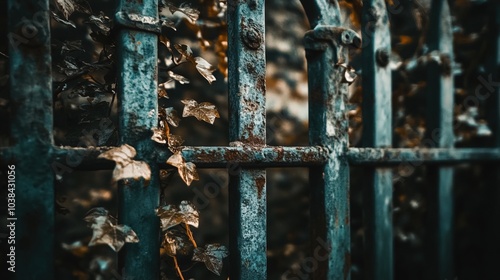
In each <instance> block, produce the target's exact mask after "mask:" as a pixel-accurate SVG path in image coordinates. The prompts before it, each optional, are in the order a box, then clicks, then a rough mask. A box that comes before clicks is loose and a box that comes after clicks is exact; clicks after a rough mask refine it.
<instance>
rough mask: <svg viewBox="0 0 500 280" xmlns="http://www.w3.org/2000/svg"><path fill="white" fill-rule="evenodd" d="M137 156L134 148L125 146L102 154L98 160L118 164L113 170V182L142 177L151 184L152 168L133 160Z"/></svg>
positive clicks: (142, 162)
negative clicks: (102, 159) (101, 159)
mask: <svg viewBox="0 0 500 280" xmlns="http://www.w3.org/2000/svg"><path fill="white" fill-rule="evenodd" d="M136 154H137V153H136V151H135V149H134V147H132V146H130V145H128V144H124V145H122V146H120V147H117V148H113V149H111V150H109V151H106V152H104V153H102V154H100V155H99V156H98V158H104V159H107V160H112V161H114V162H116V166H115V169H114V170H113V182H117V181H119V180H121V179H128V178H134V180H138V179H139V178H140V177H142V178H144V180H146V182H149V180H151V168H149V165H148V164H147V163H145V162H144V161H136V160H133V158H134V157H135V156H136ZM146 185H147V183H146Z"/></svg>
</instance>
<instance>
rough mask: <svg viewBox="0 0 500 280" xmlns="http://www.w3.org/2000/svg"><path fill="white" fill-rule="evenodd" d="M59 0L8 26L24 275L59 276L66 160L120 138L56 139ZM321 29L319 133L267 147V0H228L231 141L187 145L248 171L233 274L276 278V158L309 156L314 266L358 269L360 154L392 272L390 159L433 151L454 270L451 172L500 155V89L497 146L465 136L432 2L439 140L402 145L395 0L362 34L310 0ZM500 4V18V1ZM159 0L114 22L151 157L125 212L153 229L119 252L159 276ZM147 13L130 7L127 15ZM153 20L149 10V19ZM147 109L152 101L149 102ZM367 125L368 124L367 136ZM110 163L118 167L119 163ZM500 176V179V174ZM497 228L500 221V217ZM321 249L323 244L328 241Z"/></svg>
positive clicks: (443, 266) (136, 129)
mask: <svg viewBox="0 0 500 280" xmlns="http://www.w3.org/2000/svg"><path fill="white" fill-rule="evenodd" d="M48 2H49V1H48V0H47V1H43V0H9V1H8V9H9V10H8V14H9V16H10V17H9V32H10V33H9V34H10V36H16V38H18V39H20V40H18V41H17V42H19V43H18V44H10V49H9V52H10V73H11V76H10V92H11V100H12V103H13V104H15V106H14V108H15V110H14V114H13V116H14V117H13V122H12V133H11V136H12V138H13V139H14V143H15V144H14V146H12V147H8V148H2V149H1V150H0V155H1V158H2V161H3V162H13V163H15V164H16V171H17V189H16V201H17V205H18V207H17V209H16V216H17V222H16V239H17V245H16V246H17V253H16V262H17V263H18V264H19V270H18V271H17V272H16V277H17V279H53V277H54V271H53V266H54V264H53V259H54V258H53V248H54V241H53V240H54V190H53V187H54V172H57V171H58V168H61V166H59V165H60V164H64V163H67V162H68V161H72V160H79V161H80V162H81V164H79V165H78V168H86V169H89V168H100V167H101V166H99V165H94V164H93V162H95V161H96V158H97V155H99V153H100V152H102V151H104V150H106V149H108V148H106V147H100V148H77V147H56V146H54V145H53V137H52V136H53V129H52V123H53V115H52V80H51V56H50V28H49V23H50V17H49V3H48ZM301 2H302V4H303V6H304V8H305V11H306V14H307V16H308V18H309V22H310V23H311V28H312V30H311V31H309V32H307V34H305V39H304V43H305V47H306V52H307V61H308V72H309V112H310V113H309V116H310V119H309V126H310V128H309V138H310V146H307V147H272V146H266V139H265V135H266V124H265V119H266V117H265V70H266V69H265V68H266V59H265V52H264V37H265V36H264V35H265V28H264V26H265V24H264V0H245V1H237V0H229V1H228V24H229V31H228V32H229V51H228V60H229V104H230V105H229V111H230V141H238V142H241V145H238V146H228V147H185V148H184V150H183V156H184V157H185V158H186V160H187V161H191V162H194V163H195V164H197V165H198V166H199V167H212V168H213V167H218V168H225V167H226V166H227V164H228V163H237V164H238V165H239V166H240V167H241V169H240V170H241V171H240V172H239V173H238V174H237V175H231V177H230V187H229V189H230V213H231V216H230V258H231V279H252V280H253V279H266V238H265V237H266V234H267V233H266V168H267V167H276V166H301V167H309V169H310V181H311V182H310V185H311V199H312V200H311V205H312V207H311V215H312V217H314V218H312V219H311V221H312V226H311V230H312V235H311V238H312V240H311V242H312V245H311V248H312V251H311V254H312V256H313V257H314V256H315V254H316V253H317V250H315V248H317V247H318V246H323V247H324V245H325V244H326V245H327V251H328V255H327V258H322V259H321V260H318V266H317V268H316V269H314V271H313V273H312V275H313V276H312V278H313V279H348V278H349V277H350V226H349V165H350V164H354V165H364V166H366V167H367V168H366V174H367V177H369V178H370V183H369V184H368V185H367V186H365V187H366V194H367V197H368V198H369V199H368V200H366V201H365V207H366V211H365V212H366V213H367V219H366V221H367V222H366V226H367V233H366V241H367V243H366V244H367V246H366V247H367V252H366V254H367V256H368V259H369V262H368V264H367V269H368V271H369V273H370V275H373V278H374V279H392V277H393V276H392V275H393V257H392V255H393V253H392V251H393V248H392V238H393V234H392V218H391V215H392V209H391V203H392V173H391V172H392V171H391V169H390V168H389V167H390V166H391V165H397V164H413V163H419V164H420V163H425V164H431V167H430V170H431V172H432V173H433V174H434V175H433V176H430V178H433V181H432V184H433V185H434V186H435V192H434V194H433V195H432V197H430V198H429V199H430V201H431V205H432V207H433V208H432V209H433V211H434V213H435V219H434V223H433V229H432V230H433V232H434V234H433V236H432V238H431V240H432V242H433V243H432V244H433V246H432V248H433V250H434V253H433V254H432V255H433V256H435V259H433V260H432V261H429V266H430V270H431V271H432V273H433V275H434V276H435V278H436V279H452V278H453V271H452V262H453V258H452V242H451V241H452V231H451V230H452V218H453V203H452V197H453V196H452V185H453V180H452V177H453V168H452V167H450V164H454V163H462V162H465V161H495V162H498V161H499V160H500V113H499V112H500V110H499V108H500V98H499V91H498V88H497V89H496V91H495V92H494V94H493V96H492V99H491V100H492V101H491V102H492V104H493V106H492V108H493V110H492V112H493V113H492V114H491V118H490V120H489V122H490V123H491V124H492V130H493V132H494V139H495V140H494V144H493V146H492V147H490V148H478V149H455V148H453V131H452V128H451V127H452V126H451V124H452V121H453V119H452V118H453V115H452V110H450V108H453V91H454V87H453V79H452V75H450V73H449V72H447V71H443V70H442V69H443V68H446V66H449V65H444V64H446V63H450V61H453V48H452V44H453V40H452V30H451V17H450V13H449V8H448V4H447V2H446V1H444V0H434V1H433V2H432V9H431V11H432V12H431V14H430V21H431V26H435V27H439V28H433V29H430V30H429V31H428V32H429V36H428V42H427V44H428V46H429V48H430V49H429V51H430V52H432V51H434V52H435V53H436V54H437V56H438V57H440V58H441V59H436V60H434V61H431V62H429V65H428V73H429V78H428V84H429V88H430V89H432V90H429V92H430V93H429V94H428V96H429V102H428V103H429V104H430V106H429V108H428V112H429V118H428V119H429V122H428V126H427V130H428V137H427V138H428V139H431V140H432V142H433V143H434V144H433V145H432V147H429V148H425V149H395V148H390V146H391V143H392V139H391V137H392V128H391V125H392V120H391V115H392V113H391V111H390V108H391V106H390V104H391V72H390V70H389V67H387V61H388V54H389V53H390V49H391V45H390V42H391V40H390V33H389V24H388V16H387V8H386V6H385V2H384V1H383V0H365V1H364V9H363V15H364V16H363V17H364V18H363V28H364V27H366V26H368V25H371V28H369V29H368V33H367V34H368V35H367V36H365V38H364V42H363V43H361V40H360V38H359V36H358V35H357V34H356V33H355V32H353V31H352V30H349V29H347V28H344V27H342V26H341V23H342V20H341V13H340V10H339V7H338V3H337V2H336V1H328V0H309V1H308V0H302V1H301ZM394 2H397V1H394ZM495 3H496V15H497V27H498V26H499V23H498V18H500V8H499V7H500V5H499V4H498V3H497V2H495ZM157 5H158V3H157V1H156V0H121V1H120V4H119V8H118V12H117V18H116V19H117V20H116V22H117V23H118V24H119V25H120V26H119V28H120V31H119V35H118V36H119V39H118V44H119V47H118V49H119V60H118V65H119V70H118V71H119V74H118V75H119V83H118V84H119V95H118V98H119V108H120V113H119V132H120V142H121V143H127V144H130V145H132V146H134V147H135V148H136V150H137V151H138V157H137V158H138V159H141V160H144V161H146V162H147V163H148V164H149V165H150V166H151V169H152V174H153V176H152V180H151V182H150V184H149V186H148V187H146V188H144V187H142V186H141V184H142V183H141V182H134V183H132V184H131V185H129V186H128V187H126V188H120V205H121V206H120V211H119V217H120V219H121V222H122V223H125V224H127V225H130V226H131V227H132V228H133V229H134V230H135V231H136V233H137V234H138V236H140V237H141V242H139V243H138V244H133V245H127V246H126V248H125V250H124V253H123V254H122V258H121V265H123V267H124V270H123V273H124V275H125V276H126V279H158V278H159V253H158V251H159V246H160V239H159V222H158V219H157V217H156V215H155V212H154V209H155V208H156V207H157V206H158V203H159V187H158V185H159V179H158V172H159V168H158V164H163V163H164V162H165V160H166V159H167V158H168V157H169V155H170V152H169V151H168V150H167V149H159V148H157V147H156V146H154V145H153V143H152V141H151V140H150V131H151V129H152V128H153V127H155V126H156V122H157V112H158V104H157V96H156V87H157V80H156V77H157V68H156V67H157V58H156V54H157V40H158V38H157V34H156V32H157V30H158V7H157ZM132 14H134V15H139V16H134V17H131V16H127V15H132ZM140 19H148V20H142V21H141V20H140ZM498 30H499V29H498V28H497V33H496V34H494V36H496V38H497V39H496V41H495V42H496V44H497V46H496V49H497V52H496V57H494V58H492V59H494V61H495V64H496V65H495V67H496V68H495V73H496V74H495V75H496V76H495V77H496V78H498V69H499V68H498V67H499V62H500V54H499V51H498V50H499V49H500V46H499V45H498V44H499V42H500V36H499V35H500V33H498ZM361 45H362V46H363V61H364V66H363V91H364V92H365V93H364V110H363V111H364V116H363V119H364V129H365V131H364V135H365V136H367V137H365V142H364V146H365V147H366V148H349V147H348V134H347V131H348V119H347V115H346V110H347V109H346V108H347V107H346V103H347V86H348V85H347V83H346V81H345V71H346V68H345V67H341V64H342V63H345V62H347V50H348V48H350V47H360V46H361ZM147 112H154V113H153V114H148V113H147ZM368 136H369V137H368ZM108 167H109V166H108ZM498 183H499V182H498V181H496V184H497V186H498ZM496 230H497V231H498V227H496ZM321 248H322V247H321Z"/></svg>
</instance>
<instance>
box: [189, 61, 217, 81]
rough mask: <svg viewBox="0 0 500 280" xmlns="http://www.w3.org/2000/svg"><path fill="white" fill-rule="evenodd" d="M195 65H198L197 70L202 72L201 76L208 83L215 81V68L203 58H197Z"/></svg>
mask: <svg viewBox="0 0 500 280" xmlns="http://www.w3.org/2000/svg"><path fill="white" fill-rule="evenodd" d="M194 63H195V65H196V70H198V72H200V74H201V75H202V76H203V77H204V78H205V79H206V80H207V81H208V83H210V84H211V83H212V82H213V81H215V80H216V79H215V76H214V75H212V73H213V72H214V71H215V67H213V66H212V64H210V63H209V62H208V61H206V60H205V59H203V58H201V57H199V56H198V57H195V58H194Z"/></svg>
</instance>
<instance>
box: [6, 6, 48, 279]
mask: <svg viewBox="0 0 500 280" xmlns="http://www.w3.org/2000/svg"><path fill="white" fill-rule="evenodd" d="M7 5H8V9H9V13H8V14H9V20H8V21H9V34H8V39H9V63H10V77H9V81H10V96H11V108H13V118H12V124H11V136H12V138H13V141H14V147H13V148H12V149H11V150H10V151H11V152H12V153H11V154H10V155H11V156H12V157H11V158H8V159H7V158H4V159H3V160H5V161H2V164H4V163H5V164H15V170H14V171H15V198H14V199H15V203H14V207H13V208H14V209H13V212H10V211H9V213H5V214H8V216H7V218H14V219H16V220H8V221H6V223H7V224H12V223H14V224H15V229H14V230H15V232H16V235H15V244H13V243H11V242H9V244H10V245H9V246H14V247H15V250H14V252H13V253H14V254H15V256H14V258H15V263H16V266H15V274H13V275H15V276H14V278H16V279H34V278H40V279H41V278H43V279H53V277H54V263H53V261H54V253H53V250H54V189H53V188H54V186H53V181H54V179H53V175H52V170H51V167H50V162H49V160H50V147H51V145H52V143H53V140H52V122H53V121H52V79H51V73H52V70H51V56H50V27H49V23H50V17H49V3H48V1H40V0H23V1H18V0H11V1H8V3H7ZM21 19H22V20H21ZM5 39H6V38H4V40H5ZM2 168H6V166H5V165H3V166H2ZM2 186H4V185H2ZM2 201H3V203H5V205H6V206H7V203H8V202H14V201H8V200H7V197H5V198H3V199H2ZM11 213H12V214H13V215H11ZM4 242H7V240H6V239H4ZM7 253H9V252H7ZM9 258H10V257H9ZM9 266H10V265H9ZM2 269H4V271H3V275H5V274H6V273H10V272H8V271H6V269H7V264H5V263H4V264H3V266H2Z"/></svg>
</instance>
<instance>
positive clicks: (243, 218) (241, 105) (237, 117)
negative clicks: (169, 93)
mask: <svg viewBox="0 0 500 280" xmlns="http://www.w3.org/2000/svg"><path fill="white" fill-rule="evenodd" d="M227 22H228V45H229V49H228V62H229V65H228V73H229V114H230V117H229V138H230V141H239V142H241V143H243V144H245V145H252V146H258V145H261V146H263V145H265V143H266V108H265V105H266V101H265V91H266V80H265V77H266V58H265V44H264V35H265V21H264V0H251V1H237V0H230V1H228V11H227ZM229 184H230V187H229V192H230V193H229V212H230V213H231V216H230V224H229V230H230V235H229V236H230V239H229V251H230V255H231V268H230V271H231V278H235V279H248V280H250V279H252V280H253V279H266V278H267V258H266V243H267V238H266V211H267V210H266V171H265V169H258V168H241V169H240V172H238V174H237V175H234V174H230V177H229Z"/></svg>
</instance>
